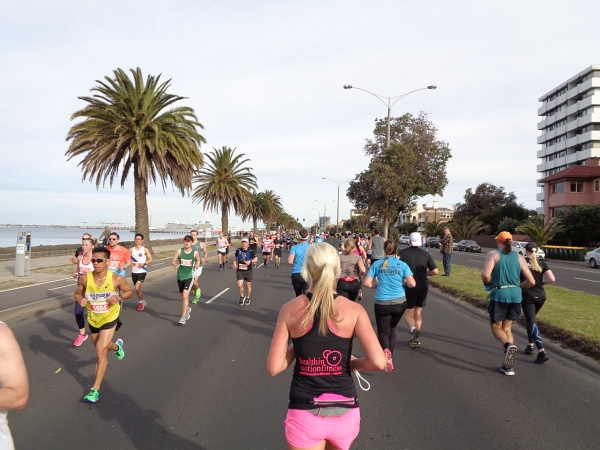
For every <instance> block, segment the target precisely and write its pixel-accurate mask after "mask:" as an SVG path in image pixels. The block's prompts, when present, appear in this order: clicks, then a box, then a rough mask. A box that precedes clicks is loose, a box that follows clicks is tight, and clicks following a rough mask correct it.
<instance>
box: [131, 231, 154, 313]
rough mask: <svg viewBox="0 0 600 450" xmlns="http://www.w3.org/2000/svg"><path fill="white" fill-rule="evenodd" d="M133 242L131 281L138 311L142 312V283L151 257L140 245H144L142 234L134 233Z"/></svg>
mask: <svg viewBox="0 0 600 450" xmlns="http://www.w3.org/2000/svg"><path fill="white" fill-rule="evenodd" d="M134 242H135V247H132V248H131V281H132V282H133V286H134V287H135V292H136V294H137V296H138V311H143V310H144V308H145V307H146V300H144V294H142V283H143V282H144V280H145V279H146V274H147V273H148V264H150V263H151V262H152V255H151V254H150V251H149V250H148V249H147V248H145V247H144V246H143V245H142V244H143V243H144V235H143V234H141V233H136V235H135V238H134Z"/></svg>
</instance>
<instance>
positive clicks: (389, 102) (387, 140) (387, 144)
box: [344, 84, 437, 239]
mask: <svg viewBox="0 0 600 450" xmlns="http://www.w3.org/2000/svg"><path fill="white" fill-rule="evenodd" d="M344 89H358V90H359V91H364V92H366V93H368V94H371V95H372V96H374V97H377V98H378V99H379V100H380V101H381V102H382V103H383V104H384V105H386V106H387V109H388V115H387V133H386V137H385V148H389V147H390V138H391V137H390V128H391V120H392V106H394V105H395V104H396V102H397V101H398V100H400V99H402V98H404V97H406V96H407V95H410V94H412V93H413V92H417V91H423V90H425V89H429V90H434V89H437V86H436V85H434V84H432V85H430V86H427V87H424V88H419V89H415V90H414V91H410V92H407V93H406V94H402V95H397V96H396V97H384V96H383V95H379V94H375V93H373V92H371V91H367V90H366V89H363V88H359V87H356V86H352V85H351V84H345V85H344ZM385 100H387V103H386V101H385ZM392 100H393V102H392ZM387 222H388V220H387V219H386V218H384V228H385V230H384V232H383V236H384V237H385V238H386V239H387V237H388V223H387Z"/></svg>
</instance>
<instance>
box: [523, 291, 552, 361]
mask: <svg viewBox="0 0 600 450" xmlns="http://www.w3.org/2000/svg"><path fill="white" fill-rule="evenodd" d="M545 301H546V299H545V298H541V299H538V300H536V301H534V300H526V299H523V301H522V302H521V308H522V309H523V314H525V320H526V321H527V337H528V338H529V343H530V344H535V345H536V347H537V348H538V350H539V349H541V348H544V343H543V342H542V336H541V335H540V330H539V329H538V326H537V322H536V320H535V316H537V313H538V312H539V311H540V309H542V306H544V302H545Z"/></svg>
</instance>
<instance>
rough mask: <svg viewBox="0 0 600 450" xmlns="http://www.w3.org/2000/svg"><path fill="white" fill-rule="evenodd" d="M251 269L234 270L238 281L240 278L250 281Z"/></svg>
mask: <svg viewBox="0 0 600 450" xmlns="http://www.w3.org/2000/svg"><path fill="white" fill-rule="evenodd" d="M252 272H253V271H252V270H237V271H236V272H235V277H236V278H237V280H238V281H240V280H244V281H247V282H249V283H251V282H252Z"/></svg>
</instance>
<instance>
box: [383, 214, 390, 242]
mask: <svg viewBox="0 0 600 450" xmlns="http://www.w3.org/2000/svg"><path fill="white" fill-rule="evenodd" d="M389 227H390V219H388V218H387V217H384V218H383V237H384V239H387V238H388V229H389Z"/></svg>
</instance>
